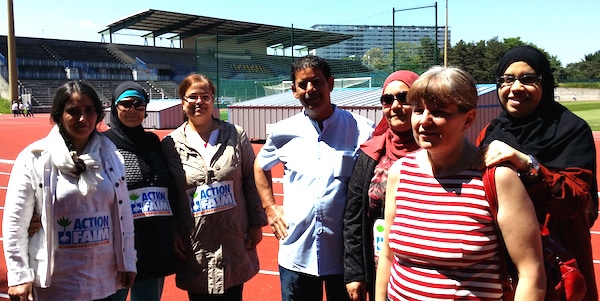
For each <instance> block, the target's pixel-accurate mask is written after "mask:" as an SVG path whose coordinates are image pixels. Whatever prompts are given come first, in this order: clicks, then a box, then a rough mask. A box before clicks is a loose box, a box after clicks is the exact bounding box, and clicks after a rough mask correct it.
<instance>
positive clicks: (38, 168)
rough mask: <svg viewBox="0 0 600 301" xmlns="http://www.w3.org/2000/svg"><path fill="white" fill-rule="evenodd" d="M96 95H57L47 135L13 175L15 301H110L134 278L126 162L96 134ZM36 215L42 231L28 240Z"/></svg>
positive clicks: (84, 89) (73, 85) (9, 195)
mask: <svg viewBox="0 0 600 301" xmlns="http://www.w3.org/2000/svg"><path fill="white" fill-rule="evenodd" d="M103 115H104V112H103V111H102V103H101V101H100V99H99V98H98V95H97V94H96V92H95V91H94V89H93V88H92V87H91V86H89V85H88V84H85V83H80V82H77V81H71V82H68V83H66V84H64V85H62V86H61V87H59V88H58V89H57V91H56V93H55V96H54V103H53V105H52V110H51V114H50V116H51V119H52V121H53V122H54V124H55V125H54V127H53V128H52V130H51V131H50V133H49V134H48V136H46V138H43V139H41V140H39V141H37V142H34V143H32V144H30V145H29V146H28V147H26V148H25V149H24V150H23V151H22V152H21V153H20V154H19V156H18V157H17V159H16V160H15V164H14V167H13V170H12V172H11V176H10V180H9V183H8V189H7V192H6V203H5V208H4V219H3V221H2V232H3V235H4V241H3V243H4V255H5V258H6V266H7V270H8V286H9V288H8V294H9V295H10V296H11V298H14V299H18V300H33V299H31V298H34V299H35V300H36V301H44V300H106V301H109V300H111V297H112V295H113V294H114V293H115V292H116V291H117V290H118V289H120V288H123V287H130V286H131V285H132V284H133V282H134V279H135V276H136V266H135V261H136V251H135V249H134V244H133V235H134V230H133V219H132V215H131V208H130V206H129V194H128V193H127V185H126V184H127V183H126V182H125V170H124V167H123V157H122V156H121V155H120V154H119V152H118V151H117V148H116V147H115V145H114V144H113V143H112V142H111V141H110V140H109V139H108V138H106V137H105V136H104V135H102V134H99V133H98V132H97V131H96V126H97V124H98V123H99V122H100V121H101V120H102V117H103ZM34 214H40V220H41V228H39V231H37V232H35V233H33V235H32V236H30V235H29V233H28V229H29V226H30V223H31V220H32V216H33V215H34Z"/></svg>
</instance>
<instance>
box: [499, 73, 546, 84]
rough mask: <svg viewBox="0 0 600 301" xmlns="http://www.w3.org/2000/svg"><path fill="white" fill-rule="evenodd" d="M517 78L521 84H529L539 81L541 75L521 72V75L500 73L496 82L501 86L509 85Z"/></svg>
mask: <svg viewBox="0 0 600 301" xmlns="http://www.w3.org/2000/svg"><path fill="white" fill-rule="evenodd" d="M517 80H518V81H519V82H520V83H521V84H523V85H528V86H531V85H534V84H537V83H539V82H541V81H542V76H541V75H538V74H523V75H521V76H512V75H502V76H499V77H498V78H497V79H496V83H497V84H498V85H502V86H511V85H513V84H514V83H515V81H517Z"/></svg>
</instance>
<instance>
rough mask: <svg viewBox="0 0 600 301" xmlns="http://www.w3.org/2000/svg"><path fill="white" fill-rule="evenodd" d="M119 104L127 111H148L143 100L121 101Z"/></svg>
mask: <svg viewBox="0 0 600 301" xmlns="http://www.w3.org/2000/svg"><path fill="white" fill-rule="evenodd" d="M117 104H118V105H120V106H122V107H123V108H125V110H126V111H129V110H131V108H135V109H136V110H138V111H143V110H145V109H146V104H145V103H144V102H143V101H141V100H134V101H119V102H118V103H117Z"/></svg>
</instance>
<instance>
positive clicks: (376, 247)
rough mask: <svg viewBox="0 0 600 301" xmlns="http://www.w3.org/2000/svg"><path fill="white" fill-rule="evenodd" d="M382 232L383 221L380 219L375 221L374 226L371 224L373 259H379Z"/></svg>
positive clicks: (383, 228) (383, 227)
mask: <svg viewBox="0 0 600 301" xmlns="http://www.w3.org/2000/svg"><path fill="white" fill-rule="evenodd" d="M384 230H385V220H384V219H382V218H378V219H376V220H375V224H373V254H374V255H375V258H377V257H379V252H381V247H382V246H383V237H384V233H383V231H384Z"/></svg>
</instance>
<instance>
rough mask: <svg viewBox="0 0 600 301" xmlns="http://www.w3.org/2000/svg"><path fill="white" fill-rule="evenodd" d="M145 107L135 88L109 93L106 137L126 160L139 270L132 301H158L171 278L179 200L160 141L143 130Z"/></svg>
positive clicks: (122, 296)
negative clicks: (109, 101) (177, 203)
mask: <svg viewBox="0 0 600 301" xmlns="http://www.w3.org/2000/svg"><path fill="white" fill-rule="evenodd" d="M149 101H150V100H149V98H148V94H147V93H146V91H144V89H143V88H142V87H141V86H140V85H139V84H137V83H135V82H131V81H128V82H124V83H121V84H120V85H119V86H117V88H116V89H115V91H114V93H113V98H112V102H111V107H110V109H111V114H110V130H108V131H106V132H104V134H105V135H106V136H107V137H108V138H109V139H110V140H111V141H112V142H113V143H114V144H115V145H116V146H117V149H118V150H119V152H120V153H121V155H122V156H123V158H124V159H125V174H126V180H127V189H128V190H129V195H130V196H131V197H130V199H129V200H128V201H129V202H130V203H129V204H130V208H131V210H132V214H133V218H134V226H135V249H136V251H137V270H138V273H137V277H136V278H135V283H134V285H133V286H132V287H131V290H130V291H131V294H130V300H131V301H160V297H161V295H162V290H163V285H164V281H165V276H167V275H171V274H173V273H175V265H176V263H177V261H176V257H175V250H174V247H173V244H174V242H173V235H174V231H173V230H174V229H173V225H174V222H175V221H174V217H173V212H172V210H171V208H172V207H173V206H172V205H171V202H173V200H176V199H177V197H178V196H177V193H176V190H175V187H174V181H173V178H172V176H171V173H170V172H169V168H168V166H167V162H166V160H165V159H164V157H163V155H162V148H161V145H160V139H159V138H158V136H156V134H154V133H151V132H146V131H145V130H144V128H143V127H142V121H144V118H145V117H146V106H147V105H148V103H149ZM134 196H137V198H136V197H134ZM127 292H128V289H127V288H125V289H122V290H119V291H118V292H117V294H116V296H115V298H113V301H125V300H126V299H127Z"/></svg>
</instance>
